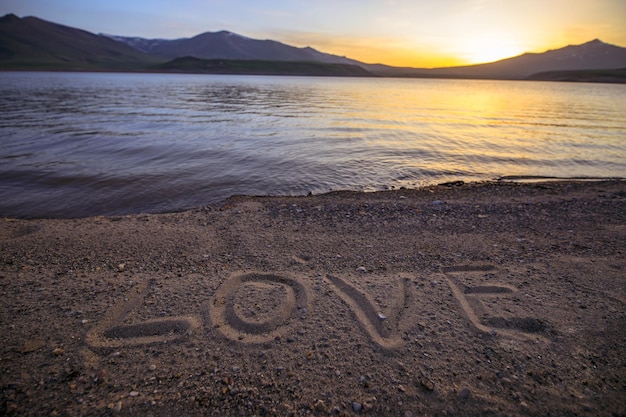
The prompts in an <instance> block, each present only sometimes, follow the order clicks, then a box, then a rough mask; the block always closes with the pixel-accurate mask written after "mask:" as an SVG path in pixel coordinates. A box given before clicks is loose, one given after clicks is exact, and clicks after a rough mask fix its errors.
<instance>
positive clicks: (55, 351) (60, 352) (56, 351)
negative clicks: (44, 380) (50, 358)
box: [52, 348, 65, 356]
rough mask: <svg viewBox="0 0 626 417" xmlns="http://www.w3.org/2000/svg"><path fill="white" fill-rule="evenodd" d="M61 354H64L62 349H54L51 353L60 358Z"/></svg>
mask: <svg viewBox="0 0 626 417" xmlns="http://www.w3.org/2000/svg"><path fill="white" fill-rule="evenodd" d="M63 352H65V351H64V350H63V349H61V348H54V350H53V351H52V354H53V355H54V356H61V355H62V354H63Z"/></svg>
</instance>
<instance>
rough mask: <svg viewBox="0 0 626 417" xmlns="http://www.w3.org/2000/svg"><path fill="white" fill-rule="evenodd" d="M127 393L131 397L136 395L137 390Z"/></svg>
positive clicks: (137, 394)
mask: <svg viewBox="0 0 626 417" xmlns="http://www.w3.org/2000/svg"><path fill="white" fill-rule="evenodd" d="M128 395H130V396H131V397H138V396H139V391H131V392H130V393H129V394H128Z"/></svg>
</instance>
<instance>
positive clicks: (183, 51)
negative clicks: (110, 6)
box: [105, 30, 363, 65]
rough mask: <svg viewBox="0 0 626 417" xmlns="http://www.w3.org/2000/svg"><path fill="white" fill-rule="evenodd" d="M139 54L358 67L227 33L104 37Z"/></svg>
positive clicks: (328, 56) (312, 51)
mask: <svg viewBox="0 0 626 417" xmlns="http://www.w3.org/2000/svg"><path fill="white" fill-rule="evenodd" d="M105 36H109V37H111V39H114V40H116V41H119V42H123V43H125V44H127V45H128V46H131V47H133V48H137V49H138V50H140V51H142V52H145V53H148V54H151V55H155V56H158V57H161V58H165V59H174V58H180V57H185V56H190V57H195V58H202V59H246V60H251V59H259V60H264V61H314V62H324V63H328V64H357V65H362V64H363V63H362V62H358V61H355V60H352V59H348V58H346V57H342V56H337V55H331V54H325V53H322V52H319V51H317V50H315V49H313V48H311V47H306V48H297V47H294V46H290V45H285V44H284V43H280V42H277V41H272V40H259V39H252V38H247V37H245V36H241V35H238V34H236V33H232V32H228V31H225V30H223V31H220V32H205V33H202V34H200V35H197V36H194V37H193V38H182V39H172V40H167V39H145V38H137V37H134V38H133V37H125V36H114V35H105Z"/></svg>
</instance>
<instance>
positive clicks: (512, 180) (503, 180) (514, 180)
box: [0, 175, 626, 220]
mask: <svg viewBox="0 0 626 417" xmlns="http://www.w3.org/2000/svg"><path fill="white" fill-rule="evenodd" d="M625 181H626V178H622V177H611V178H601V177H598V178H596V177H571V178H563V177H545V176H527V175H524V176H503V177H499V178H496V179H491V180H471V181H466V180H452V181H446V182H439V183H432V184H424V185H421V186H417V187H404V186H402V187H395V186H390V187H388V188H387V189H380V190H350V189H344V190H329V191H326V192H321V193H316V194H313V193H312V192H309V193H308V194H293V195H291V194H290V195H281V194H265V195H253V194H250V195H248V194H233V195H230V196H228V197H225V198H223V199H219V200H216V201H212V202H209V203H207V204H201V205H198V206H192V207H182V208H179V209H173V210H164V211H158V210H157V211H129V212H120V213H98V212H96V213H92V214H85V215H73V216H72V215H70V216H67V217H66V216H59V215H47V216H46V215H22V216H19V215H17V216H16V215H2V214H0V219H15V220H45V219H50V220H52V219H57V220H72V219H88V218H93V217H120V216H140V215H160V214H174V213H183V212H186V211H195V210H201V209H204V208H210V207H217V206H220V205H223V204H225V202H227V201H228V200H230V199H233V198H234V199H237V198H304V197H306V198H311V197H319V196H324V195H335V194H342V193H346V194H353V193H362V194H365V195H376V194H377V193H390V192H391V193H393V192H405V191H408V192H420V191H422V190H431V191H432V190H436V189H438V188H441V189H446V188H458V187H483V186H487V187H488V186H491V185H506V184H510V185H531V184H541V183H547V184H551V183H557V184H558V183H563V184H569V183H604V182H625Z"/></svg>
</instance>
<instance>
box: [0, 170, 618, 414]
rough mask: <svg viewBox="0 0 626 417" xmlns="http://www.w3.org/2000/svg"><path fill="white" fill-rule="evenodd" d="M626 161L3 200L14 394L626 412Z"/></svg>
mask: <svg viewBox="0 0 626 417" xmlns="http://www.w3.org/2000/svg"><path fill="white" fill-rule="evenodd" d="M625 201H626V182H625V181H623V180H613V181H571V180H567V181H548V182H546V181H542V182H538V183H535V182H533V183H517V182H510V181H506V182H483V183H464V184H459V183H454V182H453V183H449V184H447V185H434V186H428V187H423V188H419V189H398V190H389V191H378V192H371V193H369V192H368V193H364V192H352V191H335V192H330V193H325V194H319V195H312V196H300V197H254V196H232V197H230V198H228V199H226V200H224V201H222V202H220V203H217V204H212V205H208V206H205V207H199V208H195V209H191V210H185V211H180V212H173V213H161V214H134V215H123V216H94V217H85V218H76V219H11V218H3V219H0V222H1V223H0V224H2V227H0V287H1V289H2V294H3V296H4V301H3V303H2V305H0V317H2V327H1V331H0V336H1V337H2V340H4V343H3V346H2V349H1V350H0V362H1V363H2V366H3V369H4V372H3V373H2V374H1V376H0V386H1V390H0V414H9V415H11V414H17V415H42V414H46V415H50V414H56V415H85V414H92V415H111V414H113V415H145V414H151V415H155V416H166V415H171V414H172V413H185V414H186V415H240V414H246V415H262V414H265V415H360V414H369V415H401V416H402V415H404V416H410V415H413V416H417V415H468V416H479V415H502V414H506V415H510V416H527V415H530V416H542V415H547V414H551V415H556V416H560V415H563V416H565V415H579V414H595V415H611V413H612V414H614V415H621V414H625V413H626V407H625V405H624V403H623V386H622V385H623V384H622V382H623V378H624V359H623V358H624V356H625V355H626V351H625V348H624V346H626V327H625V326H624V319H625V318H626V316H625V315H624V311H625V303H626V278H625V276H624V270H625V268H626V261H625V257H624V250H625V243H626V213H625V212H624V210H623V207H624V202H625Z"/></svg>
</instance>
